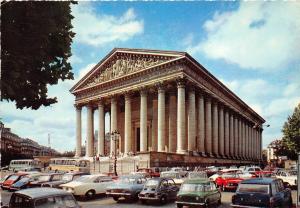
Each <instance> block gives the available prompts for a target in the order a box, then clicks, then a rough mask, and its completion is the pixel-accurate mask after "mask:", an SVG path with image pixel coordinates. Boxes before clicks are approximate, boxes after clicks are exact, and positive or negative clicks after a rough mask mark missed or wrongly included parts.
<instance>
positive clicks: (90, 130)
mask: <svg viewBox="0 0 300 208" xmlns="http://www.w3.org/2000/svg"><path fill="white" fill-rule="evenodd" d="M93 113H94V112H93V107H92V106H91V105H88V106H87V140H86V154H85V156H86V157H93V156H94V115H93Z"/></svg>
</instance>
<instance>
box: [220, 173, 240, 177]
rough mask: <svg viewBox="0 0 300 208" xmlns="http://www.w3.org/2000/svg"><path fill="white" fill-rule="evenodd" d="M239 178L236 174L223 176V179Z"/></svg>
mask: <svg viewBox="0 0 300 208" xmlns="http://www.w3.org/2000/svg"><path fill="white" fill-rule="evenodd" d="M238 177H239V176H238V175H237V174H234V173H225V174H223V175H222V178H238Z"/></svg>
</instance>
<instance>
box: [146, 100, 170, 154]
mask: <svg viewBox="0 0 300 208" xmlns="http://www.w3.org/2000/svg"><path fill="white" fill-rule="evenodd" d="M157 104H158V102H157V99H156V98H154V99H153V100H152V134H151V136H152V141H151V149H152V151H157V116H158V113H157V108H158V106H157ZM173 122H174V121H173ZM174 123H175V122H174Z"/></svg>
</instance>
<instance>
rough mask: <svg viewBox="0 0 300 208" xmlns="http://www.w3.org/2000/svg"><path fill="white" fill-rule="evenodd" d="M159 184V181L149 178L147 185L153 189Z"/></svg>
mask: <svg viewBox="0 0 300 208" xmlns="http://www.w3.org/2000/svg"><path fill="white" fill-rule="evenodd" d="M158 184H159V181H157V180H149V181H147V182H146V184H145V187H146V188H151V189H153V188H156V187H157V186H158Z"/></svg>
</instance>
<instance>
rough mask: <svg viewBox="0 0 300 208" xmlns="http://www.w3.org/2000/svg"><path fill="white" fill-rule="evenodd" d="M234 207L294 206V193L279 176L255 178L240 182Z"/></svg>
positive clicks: (233, 197) (234, 199)
mask: <svg viewBox="0 0 300 208" xmlns="http://www.w3.org/2000/svg"><path fill="white" fill-rule="evenodd" d="M231 206H232V207H270V208H273V207H292V194H291V190H290V189H289V188H286V187H284V184H283V181H282V179H279V178H255V179H247V180H244V181H242V182H240V184H239V186H238V188H237V191H236V193H235V195H233V196H232V204H231Z"/></svg>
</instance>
